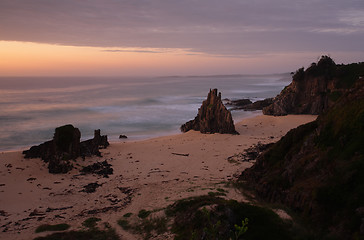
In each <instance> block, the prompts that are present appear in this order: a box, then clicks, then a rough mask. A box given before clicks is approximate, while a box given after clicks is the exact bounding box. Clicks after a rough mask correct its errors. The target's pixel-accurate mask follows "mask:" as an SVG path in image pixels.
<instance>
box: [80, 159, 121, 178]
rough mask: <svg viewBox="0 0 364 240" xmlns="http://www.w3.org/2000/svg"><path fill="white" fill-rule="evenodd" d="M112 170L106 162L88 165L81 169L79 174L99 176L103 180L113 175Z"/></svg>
mask: <svg viewBox="0 0 364 240" xmlns="http://www.w3.org/2000/svg"><path fill="white" fill-rule="evenodd" d="M113 172H114V169H113V168H112V167H111V164H109V163H108V162H107V161H106V160H105V161H103V162H97V163H94V164H91V165H88V166H86V167H83V168H82V170H81V173H83V174H90V173H91V174H92V173H94V174H97V175H101V176H103V177H105V178H108V177H109V175H111V174H113Z"/></svg>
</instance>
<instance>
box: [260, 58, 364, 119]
mask: <svg viewBox="0 0 364 240" xmlns="http://www.w3.org/2000/svg"><path fill="white" fill-rule="evenodd" d="M363 74H364V63H359V64H356V63H354V64H349V65H336V64H335V62H334V61H333V60H332V59H331V58H330V57H328V56H323V57H321V59H320V60H319V61H318V63H317V64H316V63H312V64H311V66H310V67H309V68H308V69H307V70H304V69H303V68H301V69H299V70H297V71H296V73H295V74H294V75H293V77H292V82H291V84H289V85H288V86H286V87H285V88H284V89H283V90H282V91H281V93H280V94H279V95H278V96H276V97H275V98H274V99H273V103H272V104H271V105H269V106H267V107H265V108H263V113H264V114H266V115H274V116H280V115H287V114H321V113H323V112H325V111H326V110H327V109H328V108H330V107H331V106H333V104H334V103H335V101H336V100H337V99H338V98H339V97H340V96H342V95H343V94H344V93H345V91H346V90H347V89H348V88H350V87H351V86H352V84H353V83H354V82H355V81H357V80H358V79H359V77H360V76H362V75H363Z"/></svg>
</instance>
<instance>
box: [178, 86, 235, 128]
mask: <svg viewBox="0 0 364 240" xmlns="http://www.w3.org/2000/svg"><path fill="white" fill-rule="evenodd" d="M191 129H192V130H195V131H200V132H201V133H228V134H239V133H238V132H237V131H236V130H235V126H234V122H233V119H232V117H231V113H230V112H229V111H228V110H227V109H226V107H225V106H224V104H223V103H222V101H221V93H219V95H218V94H217V89H213V90H211V89H210V92H209V94H208V96H207V99H206V100H205V101H203V103H202V105H201V107H200V108H199V110H198V114H197V116H196V117H195V119H194V120H191V121H189V122H187V123H185V124H183V125H182V126H181V131H182V132H187V131H189V130H191Z"/></svg>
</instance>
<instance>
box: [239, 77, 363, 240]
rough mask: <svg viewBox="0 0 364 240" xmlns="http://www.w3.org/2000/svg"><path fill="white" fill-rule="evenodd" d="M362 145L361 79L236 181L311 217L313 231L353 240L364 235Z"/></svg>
mask: <svg viewBox="0 0 364 240" xmlns="http://www.w3.org/2000/svg"><path fill="white" fill-rule="evenodd" d="M363 143H364V79H361V80H358V81H357V83H355V84H354V85H353V87H352V88H351V89H348V90H347V91H346V92H345V93H344V95H343V96H342V97H340V98H339V99H338V100H337V101H336V103H335V104H334V105H333V106H332V107H330V108H329V109H328V110H327V111H326V112H325V113H323V114H321V115H319V117H318V119H317V120H316V121H314V122H311V123H308V124H305V125H302V126H300V127H298V128H296V129H292V130H291V131H289V132H288V133H287V134H286V136H284V137H282V139H281V140H280V141H278V142H277V143H275V144H274V145H272V147H270V148H269V149H268V150H267V151H266V152H265V153H264V154H262V155H260V156H259V157H258V158H257V161H256V163H255V165H254V166H253V167H251V168H250V169H247V170H245V171H244V172H243V173H242V175H241V177H240V179H241V180H243V181H245V182H246V184H247V185H248V186H250V187H251V188H252V189H254V191H255V192H256V193H257V194H258V195H259V196H260V197H262V198H264V199H265V200H268V201H270V202H274V203H280V204H285V205H287V206H289V207H290V208H291V209H292V210H294V211H296V213H298V214H302V215H304V216H305V217H306V218H309V219H310V220H309V221H310V222H312V223H313V225H314V226H313V227H315V228H316V230H318V231H322V232H329V233H330V234H332V235H331V237H334V238H336V239H354V238H355V236H363V235H364V212H363V211H360V209H364V208H363V207H364V205H363V203H364V178H363V176H364V175H363V171H364V164H363V160H364V147H363ZM320 238H322V239H323V238H324V237H322V236H321V237H320Z"/></svg>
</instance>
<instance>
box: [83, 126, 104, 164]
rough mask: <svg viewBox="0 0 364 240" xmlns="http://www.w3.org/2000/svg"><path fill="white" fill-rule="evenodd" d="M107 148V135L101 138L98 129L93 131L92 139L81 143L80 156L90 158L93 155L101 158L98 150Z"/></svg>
mask: <svg viewBox="0 0 364 240" xmlns="http://www.w3.org/2000/svg"><path fill="white" fill-rule="evenodd" d="M107 146H109V142H108V141H107V135H104V136H101V134H100V129H98V130H95V132H94V138H93V139H89V140H86V141H83V142H81V145H80V155H81V156H82V157H83V158H84V157H91V156H93V155H96V156H99V157H101V153H100V151H99V149H100V148H106V147H107Z"/></svg>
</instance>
